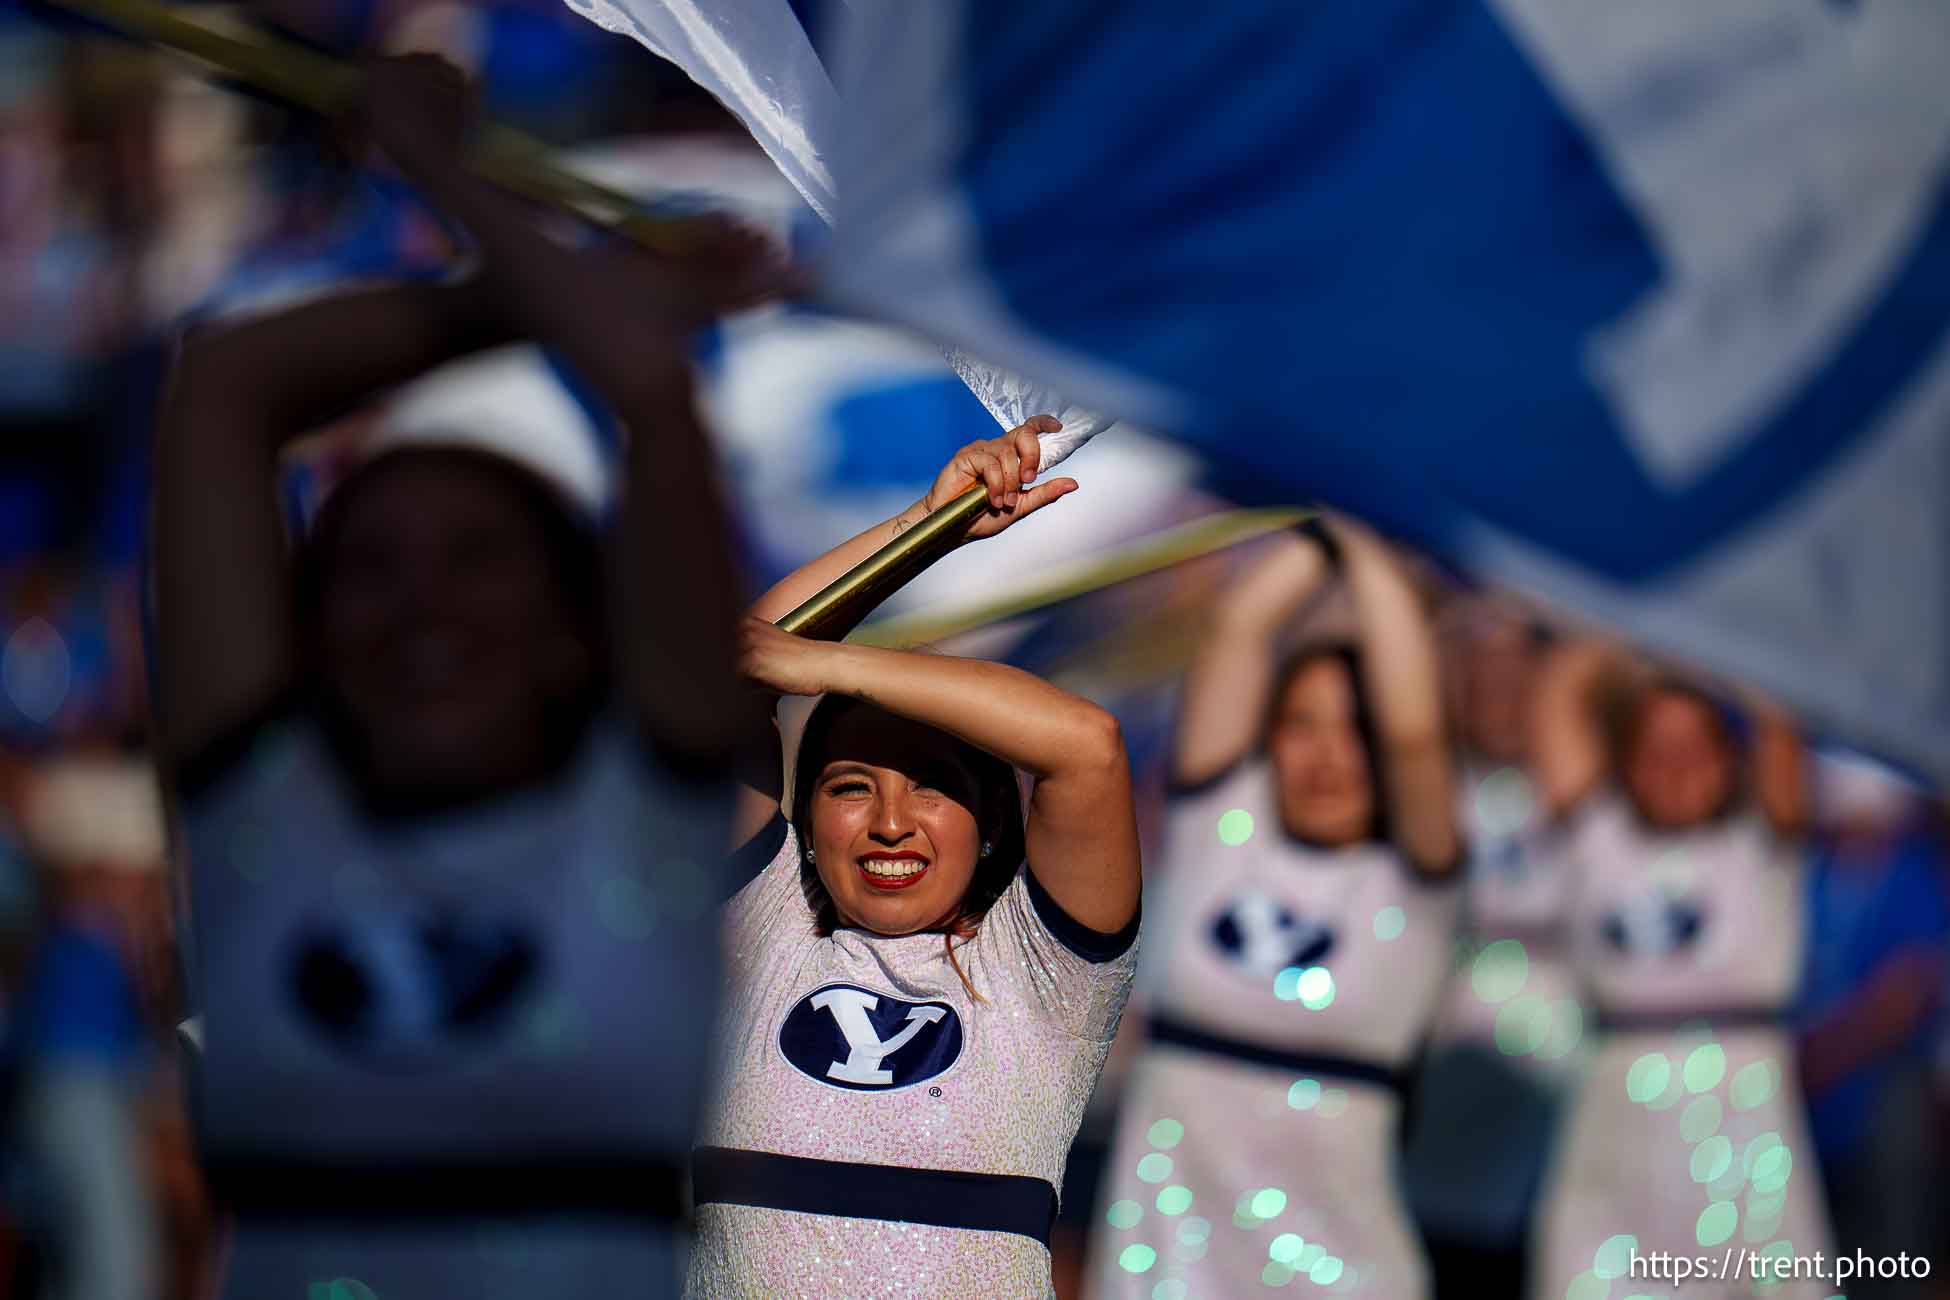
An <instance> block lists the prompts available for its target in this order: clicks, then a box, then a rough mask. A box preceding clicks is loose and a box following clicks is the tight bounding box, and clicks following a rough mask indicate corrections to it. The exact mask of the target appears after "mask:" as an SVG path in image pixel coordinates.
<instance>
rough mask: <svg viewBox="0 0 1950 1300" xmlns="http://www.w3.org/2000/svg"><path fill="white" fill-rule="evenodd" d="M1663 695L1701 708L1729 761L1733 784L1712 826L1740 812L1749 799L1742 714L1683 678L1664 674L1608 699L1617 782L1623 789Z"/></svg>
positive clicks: (1606, 712)
mask: <svg viewBox="0 0 1950 1300" xmlns="http://www.w3.org/2000/svg"><path fill="white" fill-rule="evenodd" d="M1662 695H1665V696H1672V697H1675V698H1677V699H1682V700H1685V701H1686V702H1687V703H1689V704H1692V705H1693V706H1695V707H1696V708H1698V709H1699V711H1700V712H1701V713H1703V714H1704V715H1705V716H1706V720H1707V729H1708V730H1709V732H1710V733H1711V734H1712V738H1713V739H1714V741H1715V742H1717V743H1718V744H1719V746H1720V748H1721V750H1722V751H1723V752H1724V753H1725V754H1726V756H1727V763H1728V765H1729V766H1730V767H1731V768H1732V780H1730V781H1729V782H1728V783H1727V794H1726V798H1725V799H1724V800H1723V801H1722V802H1721V804H1720V806H1719V807H1717V808H1715V809H1714V810H1713V812H1712V813H1711V814H1710V815H1709V816H1708V817H1707V821H1709V822H1713V821H1718V820H1719V819H1720V818H1722V817H1724V816H1725V815H1726V814H1727V813H1729V812H1731V811H1732V810H1733V809H1735V808H1737V807H1739V806H1740V803H1741V801H1742V799H1743V798H1744V797H1745V795H1746V770H1745V769H1746V763H1745V761H1744V760H1745V757H1746V748H1747V746H1746V737H1745V734H1744V731H1743V728H1742V725H1741V721H1740V717H1739V714H1738V713H1736V712H1735V711H1734V710H1733V709H1732V708H1731V707H1730V706H1728V705H1727V704H1726V703H1725V702H1724V701H1722V700H1721V699H1719V698H1718V697H1717V696H1715V695H1714V694H1713V693H1712V692H1710V691H1708V690H1706V689H1704V688H1703V687H1700V686H1697V685H1695V684H1694V683H1692V682H1689V681H1686V680H1685V679H1683V678H1679V677H1674V676H1671V675H1669V674H1661V675H1659V676H1657V677H1654V678H1652V679H1651V680H1650V681H1645V682H1639V683H1635V684H1633V685H1629V686H1626V687H1624V688H1623V689H1619V690H1615V691H1613V692H1612V693H1611V694H1610V695H1609V696H1608V697H1607V698H1606V699H1605V701H1604V709H1603V718H1604V723H1605V734H1606V736H1607V737H1608V739H1609V740H1610V748H1611V770H1612V772H1613V774H1614V777H1615V779H1620V783H1621V785H1622V784H1623V781H1622V778H1623V777H1624V774H1625V771H1626V764H1627V762H1628V760H1630V758H1631V757H1632V751H1633V750H1635V749H1637V748H1638V743H1639V737H1640V735H1641V734H1642V733H1643V732H1644V730H1645V718H1646V714H1647V713H1649V712H1650V711H1651V705H1652V701H1653V700H1654V699H1656V698H1658V697H1659V696H1662ZM1625 793H1626V795H1627V797H1628V798H1629V797H1630V794H1631V790H1630V787H1629V786H1626V787H1625Z"/></svg>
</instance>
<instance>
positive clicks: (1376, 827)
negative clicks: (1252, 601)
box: [1259, 641, 1390, 840]
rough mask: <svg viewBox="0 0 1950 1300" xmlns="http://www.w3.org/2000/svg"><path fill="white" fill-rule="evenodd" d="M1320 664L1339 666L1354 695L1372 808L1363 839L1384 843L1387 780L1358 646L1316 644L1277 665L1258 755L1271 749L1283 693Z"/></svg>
mask: <svg viewBox="0 0 1950 1300" xmlns="http://www.w3.org/2000/svg"><path fill="white" fill-rule="evenodd" d="M1322 662H1327V663H1336V664H1339V665H1340V666H1341V670H1342V671H1343V672H1345V673H1346V674H1347V684H1348V688H1349V690H1350V691H1351V692H1352V694H1353V696H1354V734H1355V736H1356V737H1357V738H1359V740H1360V742H1361V752H1362V754H1363V755H1364V756H1365V757H1366V758H1367V761H1368V790H1369V792H1370V795H1371V798H1370V803H1371V805H1372V806H1373V809H1374V812H1373V814H1372V815H1371V817H1370V820H1369V823H1368V834H1367V837H1366V838H1368V839H1370V840H1386V839H1387V838H1388V837H1389V834H1390V825H1389V817H1388V797H1387V796H1388V786H1387V778H1386V775H1385V773H1384V772H1383V769H1382V765H1381V741H1380V734H1379V732H1378V731H1377V730H1376V728H1375V720H1374V709H1373V708H1372V707H1371V706H1370V704H1369V695H1368V678H1367V674H1366V673H1365V672H1363V671H1362V668H1361V651H1360V649H1359V647H1357V646H1354V645H1352V644H1349V643H1348V642H1345V641H1316V642H1313V643H1311V644H1308V645H1304V646H1301V647H1300V648H1299V649H1298V650H1295V651H1294V652H1293V653H1292V654H1291V655H1289V656H1288V657H1287V660H1286V662H1285V663H1283V664H1282V665H1280V671H1279V675H1278V676H1277V677H1275V678H1274V681H1273V691H1272V694H1271V695H1270V696H1269V697H1268V699H1267V702H1266V718H1265V721H1264V722H1263V724H1262V725H1261V729H1260V743H1259V748H1260V752H1261V753H1265V752H1267V750H1268V749H1269V748H1270V747H1271V746H1272V743H1273V732H1274V729H1275V728H1277V727H1278V726H1279V723H1280V714H1281V711H1282V710H1283V709H1284V707H1285V705H1286V696H1287V692H1288V691H1289V690H1291V689H1292V688H1293V682H1294V679H1295V678H1297V677H1298V676H1300V674H1301V673H1303V672H1305V671H1306V670H1307V669H1309V668H1311V667H1313V666H1314V665H1315V664H1317V663H1322ZM1289 833H1290V832H1289Z"/></svg>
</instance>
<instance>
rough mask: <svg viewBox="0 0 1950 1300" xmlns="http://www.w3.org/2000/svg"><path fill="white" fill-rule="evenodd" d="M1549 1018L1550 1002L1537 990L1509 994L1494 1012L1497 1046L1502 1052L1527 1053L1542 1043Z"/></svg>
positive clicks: (1514, 1054) (1548, 1031)
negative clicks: (1511, 995)
mask: <svg viewBox="0 0 1950 1300" xmlns="http://www.w3.org/2000/svg"><path fill="white" fill-rule="evenodd" d="M1550 1019H1551V1012H1550V1005H1549V1004H1548V1003H1546V1002H1545V1001H1544V1000H1543V999H1542V998H1540V997H1538V996H1537V995H1536V994H1534V993H1524V994H1520V995H1518V996H1517V997H1514V998H1511V999H1510V1000H1509V1001H1508V1002H1506V1003H1504V1004H1503V1007H1502V1009H1501V1010H1499V1011H1498V1012H1497V1013H1496V1050H1497V1051H1499V1052H1501V1053H1503V1054H1504V1055H1505V1056H1529V1055H1530V1054H1531V1053H1532V1052H1535V1051H1536V1050H1537V1049H1538V1048H1540V1047H1542V1046H1543V1045H1544V1039H1545V1036H1546V1035H1548V1034H1549V1033H1550Z"/></svg>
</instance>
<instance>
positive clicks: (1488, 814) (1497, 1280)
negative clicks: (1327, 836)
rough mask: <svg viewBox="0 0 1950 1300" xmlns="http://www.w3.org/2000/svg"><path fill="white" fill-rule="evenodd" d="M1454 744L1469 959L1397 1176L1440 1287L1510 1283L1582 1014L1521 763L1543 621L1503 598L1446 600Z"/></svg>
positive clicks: (1559, 904) (1572, 1072)
mask: <svg viewBox="0 0 1950 1300" xmlns="http://www.w3.org/2000/svg"><path fill="white" fill-rule="evenodd" d="M1443 633H1444V641H1443V646H1444V655H1443V662H1444V668H1445V671H1446V674H1447V676H1448V678H1449V681H1450V687H1451V703H1452V707H1453V709H1454V717H1455V720H1456V723H1457V728H1456V730H1457V734H1458V735H1459V737H1460V739H1461V741H1462V750H1463V763H1462V779H1461V782H1460V786H1459V789H1458V791H1457V793H1458V795H1459V796H1460V805H1459V806H1460V816H1461V819H1462V824H1463V826H1464V827H1465V828H1466V829H1467V832H1468V844H1469V852H1468V866H1467V874H1466V877H1465V881H1464V928H1465V933H1466V936H1467V944H1466V949H1465V951H1466V957H1465V960H1464V962H1463V964H1462V965H1461V966H1460V967H1459V969H1458V971H1457V973H1456V975H1455V977H1454V978H1452V979H1451V980H1450V983H1449V995H1448V998H1447V1000H1446V1004H1445V1006H1444V1009H1443V1012H1442V1016H1441V1019H1440V1021H1439V1023H1438V1025H1437V1027H1436V1031H1435V1046H1434V1048H1433V1049H1432V1050H1431V1053H1430V1056H1429V1059H1428V1061H1427V1062H1426V1063H1425V1064H1424V1066H1423V1068H1422V1071H1421V1073H1420V1075H1419V1076H1418V1077H1417V1080H1416V1089H1415V1104H1414V1114H1413V1116H1412V1117H1411V1120H1410V1123H1409V1126H1408V1132H1409V1136H1408V1146H1407V1150H1406V1152H1405V1163H1404V1172H1405V1177H1406V1181H1407V1187H1408V1194H1409V1200H1410V1203H1411V1204H1412V1205H1413V1206H1414V1208H1415V1214H1416V1220H1417V1222H1418V1223H1419V1224H1420V1225H1421V1227H1422V1230H1423V1234H1424V1236H1425V1237H1426V1238H1427V1239H1428V1241H1429V1244H1430V1253H1431V1256H1432V1262H1433V1263H1434V1265H1435V1271H1436V1283H1437V1290H1438V1291H1442V1290H1444V1289H1445V1288H1454V1287H1461V1288H1465V1290H1469V1289H1475V1290H1480V1291H1482V1292H1483V1293H1485V1294H1487V1293H1490V1292H1495V1293H1496V1294H1500V1295H1512V1296H1515V1295H1520V1294H1522V1290H1523V1281H1522V1276H1523V1267H1524V1259H1525V1246H1526V1240H1527V1237H1528V1234H1529V1230H1530V1223H1531V1218H1532V1211H1533V1209H1534V1207H1535V1202H1536V1197H1537V1189H1538V1185H1539V1184H1540V1183H1541V1182H1542V1180H1543V1174H1544V1165H1545V1161H1546V1158H1547V1155H1548V1149H1549V1144H1550V1139H1551V1135H1552V1132H1553V1130H1554V1128H1555V1124H1556V1113H1557V1105H1558V1101H1559V1098H1560V1096H1561V1095H1562V1094H1563V1093H1564V1092H1565V1091H1567V1090H1568V1089H1569V1087H1570V1086H1571V1084H1572V1082H1573V1081H1574V1079H1575V1076H1576V1067H1577V1065H1578V1062H1579V1060H1580V1059H1581V1057H1580V1054H1579V1052H1578V1048H1579V1044H1580V1040H1581V1038H1582V1036H1583V1016H1582V1014H1581V1012H1580V1009H1579V1006H1578V1003H1577V992H1576V989H1577V981H1576V979H1575V977H1574V976H1573V974H1572V972H1571V966H1570V961H1569V957H1568V954H1567V952H1566V951H1565V946H1566V945H1565V939H1566V936H1565V933H1564V922H1565V910H1566V904H1567V902H1568V899H1569V888H1568V887H1569V884H1570V877H1569V874H1568V873H1567V872H1566V871H1565V870H1564V869H1563V865H1562V862H1561V860H1560V857H1559V855H1558V853H1557V852H1556V848H1557V846H1556V845H1555V844H1554V843H1553V842H1552V838H1551V836H1550V834H1549V821H1548V818H1546V817H1545V815H1544V808H1543V803H1542V801H1541V800H1540V799H1539V798H1538V795H1537V789H1536V784H1535V781H1534V779H1533V777H1532V774H1531V763H1530V741H1531V721H1530V715H1531V704H1532V701H1533V699H1534V698H1535V695H1536V686H1537V679H1538V676H1539V669H1540V668H1541V666H1542V662H1543V658H1544V654H1545V648H1546V635H1547V634H1546V632H1545V631H1544V629H1543V628H1542V627H1541V626H1540V625H1539V624H1537V623H1536V622H1534V621H1533V620H1531V619H1529V618H1528V617H1526V615H1525V613H1524V611H1523V610H1522V609H1521V608H1519V607H1517V606H1516V605H1515V604H1514V603H1512V602H1509V601H1507V600H1503V599H1499V598H1496V597H1490V596H1477V595H1465V596H1460V597H1458V598H1457V599H1455V600H1454V601H1453V602H1452V603H1451V604H1450V606H1449V608H1448V609H1446V610H1445V611H1444V618H1443Z"/></svg>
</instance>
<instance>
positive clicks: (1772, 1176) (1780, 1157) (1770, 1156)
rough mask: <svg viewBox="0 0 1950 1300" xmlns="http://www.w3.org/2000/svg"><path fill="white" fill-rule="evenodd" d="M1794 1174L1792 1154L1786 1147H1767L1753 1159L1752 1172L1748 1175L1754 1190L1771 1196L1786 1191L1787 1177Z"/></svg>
mask: <svg viewBox="0 0 1950 1300" xmlns="http://www.w3.org/2000/svg"><path fill="white" fill-rule="evenodd" d="M1793 1172H1794V1153H1793V1152H1792V1151H1790V1150H1788V1149H1787V1147H1786V1145H1781V1146H1774V1147H1769V1148H1768V1149H1767V1150H1765V1151H1763V1152H1761V1153H1760V1155H1758V1156H1756V1157H1755V1158H1754V1172H1753V1173H1752V1174H1751V1175H1749V1177H1750V1178H1751V1179H1752V1181H1753V1184H1754V1190H1755V1191H1757V1192H1760V1193H1761V1194H1762V1195H1767V1196H1771V1195H1773V1194H1774V1193H1776V1192H1781V1191H1785V1190H1787V1185H1788V1176H1789V1175H1790V1174H1792V1173H1793Z"/></svg>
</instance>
